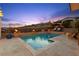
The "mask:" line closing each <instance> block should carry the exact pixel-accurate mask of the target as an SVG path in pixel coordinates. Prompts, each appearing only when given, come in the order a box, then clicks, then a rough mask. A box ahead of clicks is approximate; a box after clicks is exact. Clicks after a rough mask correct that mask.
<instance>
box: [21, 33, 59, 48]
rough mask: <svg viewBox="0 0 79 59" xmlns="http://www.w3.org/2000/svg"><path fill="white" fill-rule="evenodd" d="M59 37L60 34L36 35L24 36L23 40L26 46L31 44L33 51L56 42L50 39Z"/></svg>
mask: <svg viewBox="0 0 79 59" xmlns="http://www.w3.org/2000/svg"><path fill="white" fill-rule="evenodd" d="M58 35H59V34H51V33H41V34H35V35H29V36H22V37H21V39H22V40H23V41H24V42H25V43H26V44H29V45H30V46H31V47H32V48H33V49H39V48H43V47H45V46H47V45H49V44H51V43H52V42H54V41H52V40H49V39H50V38H53V37H56V36H58Z"/></svg>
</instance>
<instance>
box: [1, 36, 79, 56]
mask: <svg viewBox="0 0 79 59" xmlns="http://www.w3.org/2000/svg"><path fill="white" fill-rule="evenodd" d="M51 40H54V41H55V42H54V43H51V44H50V45H48V46H47V47H45V48H42V49H39V50H36V51H33V50H32V48H29V46H28V45H26V44H25V43H24V42H22V41H21V40H20V38H13V39H11V40H7V39H2V40H0V55H1V56H35V55H36V56H79V46H78V45H77V42H76V41H75V40H73V39H68V38H67V37H66V36H65V35H61V36H58V37H55V38H51Z"/></svg>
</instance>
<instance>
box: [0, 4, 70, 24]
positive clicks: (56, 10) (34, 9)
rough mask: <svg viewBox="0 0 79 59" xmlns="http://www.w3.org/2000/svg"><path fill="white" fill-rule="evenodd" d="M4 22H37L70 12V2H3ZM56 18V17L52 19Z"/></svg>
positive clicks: (0, 5) (1, 5)
mask: <svg viewBox="0 0 79 59" xmlns="http://www.w3.org/2000/svg"><path fill="white" fill-rule="evenodd" d="M0 7H1V8H2V11H3V14H4V17H3V18H5V19H3V23H7V24H8V23H21V24H27V25H29V24H36V23H40V22H46V21H48V20H50V19H52V18H55V17H59V16H66V15H69V14H70V8H69V4H68V3H51V4H49V3H26V4H22V3H21V4H18V3H16V4H15V3H13V4H11V3H7V4H5V3H3V4H0ZM52 20H55V19H52Z"/></svg>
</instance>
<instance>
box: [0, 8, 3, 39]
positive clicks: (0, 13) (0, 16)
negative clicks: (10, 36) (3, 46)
mask: <svg viewBox="0 0 79 59" xmlns="http://www.w3.org/2000/svg"><path fill="white" fill-rule="evenodd" d="M2 17H3V13H2V10H1V8H0V39H1V27H2V22H1V21H2Z"/></svg>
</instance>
